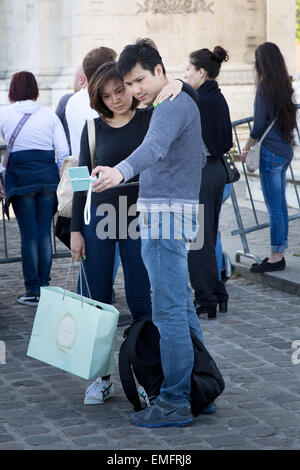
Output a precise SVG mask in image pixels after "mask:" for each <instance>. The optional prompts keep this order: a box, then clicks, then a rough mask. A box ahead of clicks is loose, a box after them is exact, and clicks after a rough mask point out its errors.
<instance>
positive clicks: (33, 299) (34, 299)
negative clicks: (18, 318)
mask: <svg viewBox="0 0 300 470" xmlns="http://www.w3.org/2000/svg"><path fill="white" fill-rule="evenodd" d="M39 300H40V296H39V295H36V294H31V293H28V292H26V294H23V295H19V297H18V299H17V302H18V303H19V304H21V305H32V306H33V307H36V306H37V305H38V304H39Z"/></svg>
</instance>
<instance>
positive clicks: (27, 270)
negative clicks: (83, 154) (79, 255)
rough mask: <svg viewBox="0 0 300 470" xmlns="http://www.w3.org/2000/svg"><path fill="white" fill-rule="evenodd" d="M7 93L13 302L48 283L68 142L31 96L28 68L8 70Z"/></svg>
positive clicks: (4, 129) (27, 301)
mask: <svg viewBox="0 0 300 470" xmlns="http://www.w3.org/2000/svg"><path fill="white" fill-rule="evenodd" d="M8 96H9V100H10V102H11V103H12V104H10V105H8V106H3V107H1V108H0V133H1V134H2V137H3V138H4V140H5V142H6V144H8V148H10V146H11V145H12V148H11V152H10V154H9V158H8V163H7V164H6V163H5V162H4V166H5V167H6V172H5V192H6V202H7V204H10V203H11V204H12V206H13V210H14V213H15V216H16V219H17V222H18V226H19V230H20V234H21V255H22V267H23V274H24V281H25V287H26V293H25V294H23V295H20V296H19V297H18V302H19V303H20V304H24V305H37V304H38V301H39V296H40V287H41V286H48V285H49V281H50V270H51V264H52V243H51V220H52V217H53V214H54V212H55V210H56V205H57V199H56V189H57V184H58V181H59V170H60V168H61V165H62V162H63V160H64V158H66V157H67V156H68V153H69V151H68V143H67V139H66V136H65V132H64V129H63V126H62V124H61V122H60V120H59V119H58V117H57V116H56V114H55V113H54V112H53V111H51V110H50V109H47V108H46V107H45V106H42V105H41V104H40V103H39V102H38V101H37V99H38V96H39V90H38V85H37V82H36V79H35V77H34V75H33V74H32V73H31V72H18V73H16V74H14V75H13V77H12V79H11V83H10V87H9V95H8ZM26 119H27V121H25V120H26ZM20 126H22V128H21V130H20V132H19V134H18V135H17V137H16V139H15V142H14V141H13V139H14V136H15V135H16V132H17V128H19V129H20ZM54 150H55V152H56V157H57V162H55V153H54Z"/></svg>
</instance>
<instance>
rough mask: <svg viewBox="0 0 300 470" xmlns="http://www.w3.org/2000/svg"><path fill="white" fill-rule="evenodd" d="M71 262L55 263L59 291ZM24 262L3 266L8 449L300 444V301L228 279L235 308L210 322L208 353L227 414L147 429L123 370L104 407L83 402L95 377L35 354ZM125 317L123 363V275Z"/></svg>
mask: <svg viewBox="0 0 300 470" xmlns="http://www.w3.org/2000/svg"><path fill="white" fill-rule="evenodd" d="M68 265H69V260H68V259H56V260H54V262H53V269H52V281H51V283H52V285H59V286H63V285H64V279H65V277H66V273H67V270H68ZM20 271H21V264H20V263H11V264H7V265H1V266H0V276H1V294H0V340H2V341H5V343H6V347H7V361H6V364H5V365H0V450H2V449H15V450H17V449H25V450H26V449H27V450H32V449H36V450H40V449H43V450H46V449H51V450H52V449H57V450H60V449H66V450H67V449H68V450H79V449H82V450H95V449H98V450H101V449H102V450H125V449H135V450H136V449H138V450H143V449H147V450H176V449H178V450H179V449H181V450H182V449H184V450H195V449H198V450H201V449H206V450H232V449H235V450H237V449H245V450H247V449H248V450H250V449H270V450H273V449H284V450H287V449H299V448H300V364H299V365H294V364H293V363H292V360H291V358H292V354H293V352H294V350H293V349H292V342H293V341H295V340H300V305H299V298H298V297H296V296H293V295H291V294H287V293H284V292H280V291H274V289H272V288H270V287H268V286H263V285H258V284H254V283H252V282H249V281H248V280H245V279H243V278H236V279H233V280H230V281H229V282H228V283H227V286H228V291H229V295H230V302H229V311H228V313H226V314H219V315H218V318H217V320H215V321H208V320H207V319H206V318H201V320H200V321H201V325H202V328H203V331H204V338H205V342H206V346H207V348H208V349H209V350H210V352H211V354H212V355H213V356H214V358H215V360H216V362H217V364H218V366H219V367H220V370H221V371H222V373H223V375H224V378H225V382H226V388H225V391H224V393H223V394H222V396H221V397H220V398H219V399H218V400H217V405H218V411H217V413H216V414H215V415H212V416H204V415H202V416H200V417H198V418H197V419H195V421H194V422H193V424H192V425H190V426H189V427H186V428H163V429H142V428H137V427H135V426H133V425H131V424H130V422H129V419H128V418H129V414H130V412H131V411H132V408H131V405H130V404H129V403H128V401H127V400H126V398H125V396H124V393H123V390H122V387H121V384H120V379H119V377H118V371H117V369H116V371H115V374H114V383H115V388H116V394H115V396H114V397H113V398H111V399H110V400H109V401H108V402H106V403H105V404H104V405H98V406H84V405H83V396H84V391H85V389H86V387H87V385H88V384H89V382H87V381H86V380H83V379H81V378H79V377H76V376H74V375H71V374H69V373H66V372H64V371H61V370H59V369H56V368H54V367H52V366H49V365H47V364H44V363H42V362H40V361H37V360H35V359H33V358H30V357H27V356H26V351H27V347H28V341H29V338H30V334H31V329H32V324H33V320H34V316H35V309H34V308H30V307H26V306H21V305H18V304H17V303H16V297H17V294H18V293H19V292H22V291H23V285H22V283H23V281H22V277H21V275H20ZM115 289H116V304H115V306H116V308H117V309H118V310H119V312H120V325H122V326H119V327H118V328H117V335H116V346H115V348H116V349H115V358H116V364H117V356H118V351H119V347H120V344H121V342H122V336H123V331H124V328H125V325H126V324H128V318H129V311H128V308H127V305H126V300H125V296H124V286H123V277H122V269H120V270H119V273H118V277H117V280H116V285H115Z"/></svg>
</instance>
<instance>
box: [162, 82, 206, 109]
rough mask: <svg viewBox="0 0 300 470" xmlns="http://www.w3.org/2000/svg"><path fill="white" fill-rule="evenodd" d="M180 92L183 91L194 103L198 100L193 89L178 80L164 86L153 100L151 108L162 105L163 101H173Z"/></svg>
mask: <svg viewBox="0 0 300 470" xmlns="http://www.w3.org/2000/svg"><path fill="white" fill-rule="evenodd" d="M181 91H185V92H186V93H187V94H188V95H190V97H191V98H193V100H194V101H197V99H198V93H197V92H196V90H194V88H193V87H192V86H191V85H189V84H188V83H187V82H183V81H182V80H180V79H179V78H176V79H175V80H172V81H171V82H170V83H168V85H166V86H164V88H163V89H162V90H161V91H160V93H159V94H158V95H157V97H156V98H155V101H154V103H153V106H154V107H155V106H157V105H158V104H160V103H162V102H163V101H165V100H167V99H168V98H170V101H173V100H174V99H175V98H176V96H178V95H179V93H181Z"/></svg>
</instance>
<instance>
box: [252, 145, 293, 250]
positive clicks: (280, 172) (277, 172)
mask: <svg viewBox="0 0 300 470" xmlns="http://www.w3.org/2000/svg"><path fill="white" fill-rule="evenodd" d="M290 163H291V159H287V158H284V157H280V156H279V155H275V154H274V153H273V152H270V151H269V150H268V149H266V148H265V147H264V146H262V147H261V154H260V167H259V172H260V182H261V188H262V192H263V196H264V200H265V204H266V207H267V210H268V214H269V219H270V239H271V251H272V253H283V252H284V251H285V249H286V248H287V246H288V230H289V219H288V209H287V203H286V199H285V184H286V170H287V168H288V166H289V164H290Z"/></svg>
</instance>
